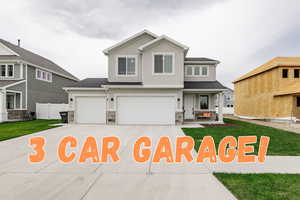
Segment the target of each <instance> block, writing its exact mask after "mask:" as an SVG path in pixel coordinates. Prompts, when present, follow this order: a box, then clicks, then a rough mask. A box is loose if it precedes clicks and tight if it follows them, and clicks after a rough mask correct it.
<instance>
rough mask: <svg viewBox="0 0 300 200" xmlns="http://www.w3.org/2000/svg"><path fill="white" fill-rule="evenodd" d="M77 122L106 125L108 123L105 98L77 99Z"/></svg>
mask: <svg viewBox="0 0 300 200" xmlns="http://www.w3.org/2000/svg"><path fill="white" fill-rule="evenodd" d="M75 117H76V122H77V123H81V124H104V123H105V122H106V99H105V97H76V116H75Z"/></svg>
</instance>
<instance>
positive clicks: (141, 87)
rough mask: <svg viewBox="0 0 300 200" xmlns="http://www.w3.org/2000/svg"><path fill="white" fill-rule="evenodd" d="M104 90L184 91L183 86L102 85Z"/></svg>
mask: <svg viewBox="0 0 300 200" xmlns="http://www.w3.org/2000/svg"><path fill="white" fill-rule="evenodd" d="M102 86H103V87H104V88H133V89H134V88H135V89H143V88H145V89H149V88H150V89H151V88H161V89H183V85H102Z"/></svg>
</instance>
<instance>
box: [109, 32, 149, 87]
mask: <svg viewBox="0 0 300 200" xmlns="http://www.w3.org/2000/svg"><path fill="white" fill-rule="evenodd" d="M151 40H153V37H151V36H149V35H147V34H144V35H141V36H140V37H138V38H135V39H134V40H132V41H129V42H127V43H126V44H124V45H122V46H120V47H117V48H115V49H113V50H111V51H110V52H109V55H108V80H109V81H110V82H124V81H125V82H139V81H142V70H141V68H142V56H141V55H140V52H139V50H138V48H139V47H140V46H142V45H143V44H146V43H148V42H149V41H151ZM120 55H121V56H125V55H130V56H136V57H137V61H136V62H137V63H136V67H137V69H136V70H137V75H136V76H117V72H118V71H117V67H118V65H117V57H118V56H120Z"/></svg>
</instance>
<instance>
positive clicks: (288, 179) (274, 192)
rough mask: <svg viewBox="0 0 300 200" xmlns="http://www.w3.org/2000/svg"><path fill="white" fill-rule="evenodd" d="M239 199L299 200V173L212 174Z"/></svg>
mask: <svg viewBox="0 0 300 200" xmlns="http://www.w3.org/2000/svg"><path fill="white" fill-rule="evenodd" d="M214 175H215V176H216V177H217V178H218V179H219V180H220V181H221V182H222V183H223V184H224V185H225V186H226V187H227V188H228V189H229V190H230V191H231V192H232V193H233V194H234V195H235V196H236V197H237V198H238V199H239V200H299V199H300V174H226V173H215V174H214Z"/></svg>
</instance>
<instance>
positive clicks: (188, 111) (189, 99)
mask: <svg viewBox="0 0 300 200" xmlns="http://www.w3.org/2000/svg"><path fill="white" fill-rule="evenodd" d="M194 118H195V117H194V95H193V94H185V95H184V119H194Z"/></svg>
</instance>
